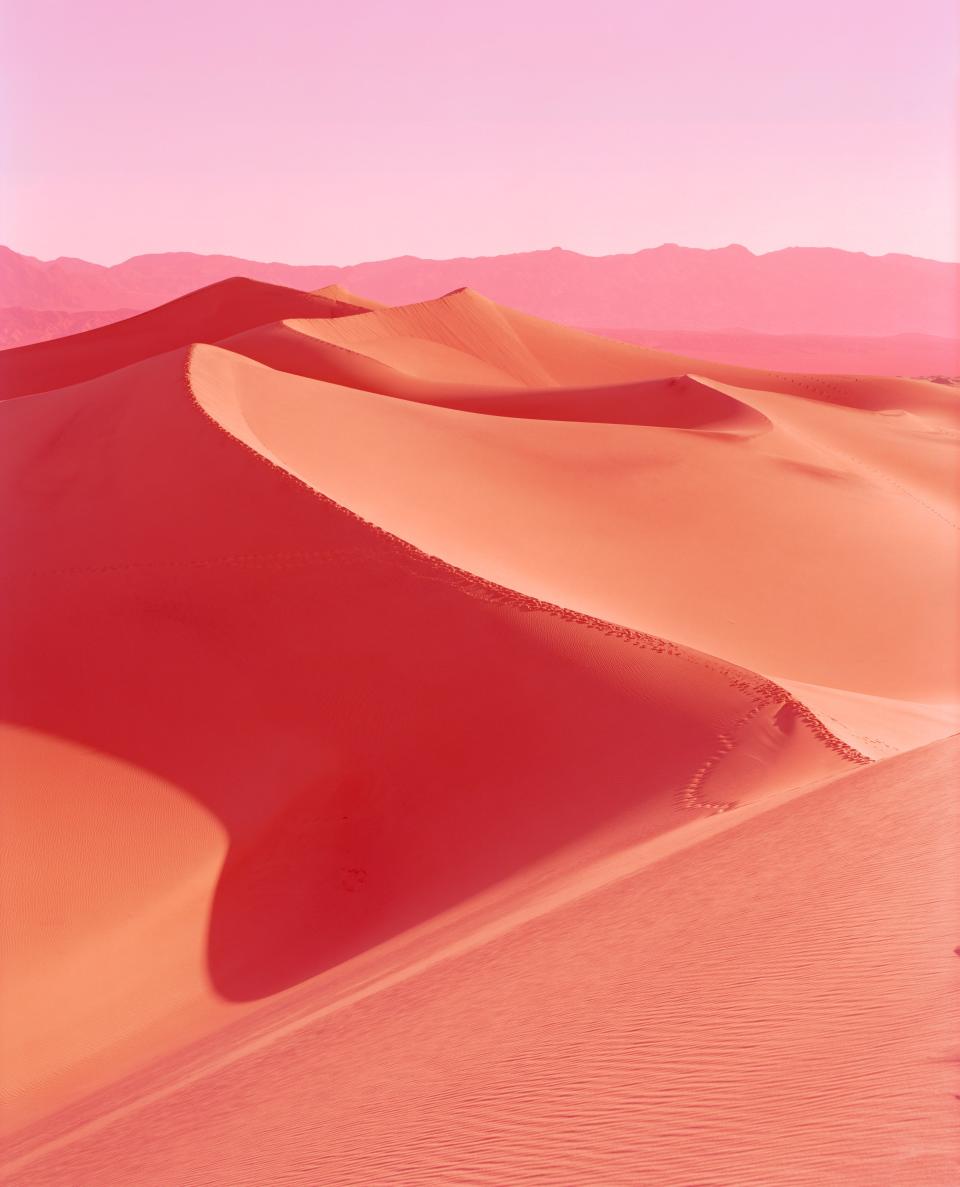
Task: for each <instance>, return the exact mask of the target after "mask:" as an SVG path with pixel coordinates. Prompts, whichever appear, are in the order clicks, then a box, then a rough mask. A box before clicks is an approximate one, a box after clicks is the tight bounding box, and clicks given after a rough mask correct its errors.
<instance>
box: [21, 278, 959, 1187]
mask: <svg viewBox="0 0 960 1187" xmlns="http://www.w3.org/2000/svg"><path fill="white" fill-rule="evenodd" d="M237 284H238V285H242V286H244V287H243V290H242V291H241V290H240V289H239V288H237V287H236V285H234V286H233V287H232V288H230V287H228V290H227V291H226V293H224V292H223V291H220V290H219V289H218V286H213V288H212V289H208V290H204V291H202V292H199V293H197V294H193V295H192V296H191V297H189V298H184V299H183V300H182V301H181V302H173V303H172V304H171V305H168V306H165V307H163V309H160V310H157V311H154V312H153V313H151V314H145V315H143V317H142V318H136V319H131V320H129V321H127V322H125V323H118V324H117V325H115V326H109V327H104V328H103V329H101V330H97V331H93V332H92V333H93V334H96V335H100V337H99V338H97V339H95V340H92V339H91V338H90V335H86V334H85V335H79V336H78V337H77V338H75V339H64V340H61V341H58V342H52V343H50V344H39V345H38V346H36V347H34V348H30V349H32V350H34V351H35V352H37V353H36V355H35V357H36V360H37V362H36V368H35V370H34V371H31V370H30V368H27V367H25V365H24V364H23V361H22V359H20V361H17V360H14V369H13V371H11V372H10V374H13V375H15V376H19V379H18V383H19V384H20V386H19V388H18V389H17V390H18V391H20V393H21V394H20V398H15V399H9V400H7V401H6V402H4V403H3V405H2V406H0V422H2V424H0V443H2V444H0V448H2V451H3V454H2V465H0V483H2V485H3V486H4V496H5V505H6V506H8V507H9V508H11V512H10V514H8V516H7V517H5V520H4V524H3V528H2V531H3V539H2V540H0V548H2V552H3V555H4V556H6V557H9V558H13V563H12V564H10V565H9V572H8V580H7V581H6V582H5V583H4V588H3V600H4V604H3V613H2V616H0V619H2V624H3V625H2V629H3V632H4V642H3V647H4V655H5V664H4V675H3V679H2V680H0V699H2V720H3V722H4V723H5V724H4V726H3V730H2V733H0V747H2V753H3V758H2V762H3V767H4V770H5V771H7V772H9V773H10V775H11V778H10V780H9V783H10V790H9V793H8V794H6V795H5V797H4V801H3V807H2V813H3V816H2V821H0V824H2V828H0V838H2V843H3V847H4V850H5V852H4V855H3V858H4V860H3V866H2V869H3V873H2V877H0V912H2V916H3V921H4V925H5V926H4V932H5V937H6V938H5V941H4V944H5V949H4V960H3V968H2V973H0V991H2V1005H0V1009H2V1016H3V1027H2V1031H0V1063H2V1067H3V1072H2V1076H0V1101H2V1110H3V1123H4V1128H5V1130H6V1132H7V1134H8V1147H9V1149H8V1155H9V1157H8V1163H7V1171H6V1176H7V1177H6V1179H5V1180H4V1181H10V1182H11V1183H14V1182H15V1183H24V1184H26V1183H57V1184H84V1185H86V1184H97V1185H99V1184H111V1185H112V1184H118V1185H119V1184H124V1185H128V1184H131V1185H132V1184H144V1185H147V1184H149V1185H154V1184H155V1185H157V1187H160V1185H167V1184H171V1183H185V1184H186V1183H189V1184H191V1185H192V1184H198V1185H199V1184H210V1185H211V1187H213V1185H221V1184H222V1185H224V1187H226V1185H227V1184H231V1185H232V1184H243V1183H250V1184H254V1183H257V1184H260V1183H266V1182H277V1183H281V1182H282V1183H324V1184H327V1183H330V1184H335V1183H344V1184H346V1183H351V1184H353V1183H364V1184H367V1183H370V1184H374V1183H377V1184H404V1185H405V1184H420V1183H423V1184H433V1183H438V1184H440V1183H443V1184H446V1183H451V1184H453V1183H465V1184H473V1183H476V1184H481V1183H490V1184H506V1183H514V1182H516V1183H525V1182H531V1183H532V1182H545V1183H558V1184H560V1183H590V1184H598V1185H604V1184H610V1185H614V1184H620V1183H624V1184H627V1183H631V1184H633V1183H638V1182H640V1183H651V1184H660V1183H663V1184H665V1185H667V1187H671V1185H673V1184H677V1185H680V1184H683V1185H684V1187H690V1185H692V1184H695V1183H698V1184H711V1187H721V1185H722V1187H730V1185H733V1184H736V1185H737V1187H739V1185H740V1184H753V1183H756V1184H764V1185H771V1187H777V1185H779V1184H781V1183H783V1184H793V1183H803V1184H811V1185H813V1184H820V1183H826V1182H837V1183H863V1184H868V1183H869V1184H872V1183H878V1184H890V1187H894V1184H897V1185H899V1184H917V1185H920V1184H923V1185H927V1184H939V1183H941V1182H943V1183H946V1182H949V1181H951V1179H950V1174H952V1173H953V1172H952V1171H950V1169H949V1168H950V1167H951V1165H952V1164H951V1162H950V1159H951V1157H952V1156H953V1154H954V1153H955V1147H954V1146H953V1145H952V1144H951V1140H950V1131H949V1129H948V1127H947V1119H946V1109H947V1108H948V1107H952V1106H953V1104H955V1102H953V1101H952V1098H951V1097H950V1091H948V1088H949V1085H948V1083H947V1078H946V1077H947V1076H948V1073H949V1071H950V1067H951V1065H950V1062H949V1061H950V1057H951V1049H950V1046H949V1040H948V1038H947V1031H946V1029H945V1028H946V1025H947V1007H946V1005H945V998H944V996H943V994H944V992H945V989H946V987H947V982H948V980H949V978H950V976H951V975H952V973H953V971H954V970H953V965H955V964H956V963H957V962H956V957H954V956H952V955H951V951H950V950H951V948H952V947H953V946H954V945H955V943H956V939H954V940H953V941H952V943H951V942H948V937H947V931H948V930H949V926H950V923H951V919H952V917H951V915H950V911H951V908H952V907H953V906H954V905H955V904H954V903H953V900H952V899H951V898H950V896H951V895H952V894H953V891H954V884H953V882H951V880H950V871H949V866H950V862H951V861H952V860H953V859H954V856H955V855H954V854H953V851H952V849H951V848H950V845H949V841H950V838H951V834H950V831H949V830H950V823H949V809H950V801H951V796H950V794H949V792H948V788H949V786H950V778H951V776H952V775H954V774H956V773H957V761H956V760H957V755H956V749H955V747H954V745H953V743H947V742H941V741H939V740H940V739H945V738H946V737H947V736H948V735H949V734H951V733H953V732H955V731H956V728H957V717H956V705H957V703H958V702H960V689H958V684H960V673H958V670H957V667H958V665H957V655H958V651H957V639H956V629H957V626H956V598H957V593H958V574H957V553H956V531H957V529H956V526H955V525H956V523H957V522H958V507H957V503H958V498H957V494H958V491H957V483H956V481H955V477H956V470H955V463H956V456H955V455H956V447H957V441H958V425H957V407H956V403H955V393H953V392H951V391H950V390H949V389H947V388H944V387H942V386H939V385H936V384H931V383H923V382H912V381H903V380H896V379H877V378H867V377H856V376H816V375H785V374H784V375H781V374H774V373H771V372H757V371H750V370H748V369H745V368H736V367H729V366H717V365H713V364H709V363H704V362H698V361H697V360H690V359H685V358H680V357H679V356H671V355H663V354H659V353H658V352H655V351H650V350H646V349H642V348H639V347H633V346H630V345H627V344H620V343H615V342H609V341H605V340H603V339H600V338H596V337H594V336H592V335H589V334H583V333H580V332H578V331H571V330H567V329H564V328H563V327H560V326H554V325H552V324H550V323H546V322H543V321H540V320H538V319H535V318H530V317H527V316H526V315H522V314H518V313H516V312H514V311H512V310H509V309H505V308H503V307H500V306H497V305H495V304H494V303H493V302H490V301H487V300H486V299H485V298H483V297H480V296H479V295H477V294H475V293H472V292H469V291H458V292H455V293H453V294H449V295H448V296H446V297H443V298H440V299H437V300H435V301H429V302H424V303H421V304H419V305H416V306H411V307H403V308H385V307H380V306H378V305H376V304H375V303H373V302H369V303H366V304H367V305H368V307H367V308H364V303H363V302H362V300H361V299H359V298H356V299H355V298H353V297H352V296H351V294H349V293H345V292H340V291H335V292H330V293H326V294H323V293H321V294H320V295H311V294H302V293H293V294H291V293H290V292H289V291H287V290H273V289H271V288H270V287H269V286H259V285H255V284H252V282H245V281H244V282H237ZM261 290H266V291H261ZM298 301H299V302H301V303H306V307H307V308H308V309H309V313H305V312H304V311H303V308H304V306H303V304H301V306H300V308H298V307H297V302H298ZM310 302H321V305H320V306H316V305H310V304H309V303H310ZM323 302H326V303H325V304H323ZM358 309H362V310H363V311H361V312H358ZM278 319H279V320H278ZM203 342H206V343H208V344H199V343H203ZM91 343H92V344H91ZM110 352H115V356H114V363H115V365H114V366H111V365H110V358H111V353H110ZM11 353H12V354H15V355H19V353H20V352H11ZM2 361H3V356H2V355H0V364H2ZM0 370H2V366H0ZM31 374H32V375H33V379H32V380H31V378H30V376H31ZM52 382H56V387H51V383H52ZM30 392H32V393H33V394H30ZM6 394H10V395H15V394H17V393H16V392H15V391H10V392H7V393H6ZM921 746H922V747H925V748H924V749H920V750H917V749H915V748H916V747H921ZM904 751H909V752H910V753H901V752H904ZM891 756H894V757H891ZM874 759H882V760H883V761H882V762H880V763H879V764H876V765H874V763H873V762H872V760H874ZM910 1019H913V1022H910V1021H909V1020H910ZM917 1019H919V1021H917ZM937 1176H940V1177H939V1178H938V1177H937Z"/></svg>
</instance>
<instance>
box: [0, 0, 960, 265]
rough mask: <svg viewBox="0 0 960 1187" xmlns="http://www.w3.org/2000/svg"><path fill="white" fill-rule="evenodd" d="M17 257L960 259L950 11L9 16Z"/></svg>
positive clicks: (708, 8) (700, 0) (620, 7)
mask: <svg viewBox="0 0 960 1187" xmlns="http://www.w3.org/2000/svg"><path fill="white" fill-rule="evenodd" d="M0 42H2V45H3V47H4V48H3V49H2V50H0V62H2V66H3V71H2V73H3V75H4V76H5V80H4V82H3V83H2V88H3V89H2V91H0V103H2V119H0V137H2V140H0V151H2V153H3V156H4V158H5V170H4V172H5V175H6V186H5V190H6V198H5V200H4V203H3V206H2V210H0V241H2V242H5V243H7V244H8V245H9V246H11V247H14V248H16V249H17V250H19V251H23V252H26V253H28V254H31V255H37V256H40V257H41V258H53V257H56V256H60V255H71V256H79V257H82V258H85V259H90V260H95V261H97V262H99V263H116V262H118V261H120V260H123V259H125V258H127V257H129V256H131V255H135V254H139V253H142V252H151V251H174V250H179V251H196V252H204V253H213V252H223V253H228V254H233V255H240V256H245V257H249V258H253V259H263V260H273V259H276V260H284V261H286V262H291V263H331V264H348V263H355V262H358V261H361V260H371V259H382V258H387V257H391V256H397V255H403V254H410V255H419V256H427V257H435V258H444V257H450V256H458V255H488V254H498V253H504V252H513V251H523V250H529V249H535V248H547V247H552V246H555V245H562V246H564V247H567V248H570V249H572V250H576V251H582V252H585V253H588V254H591V255H604V254H609V253H614V252H629V251H636V250H638V249H639V248H643V247H650V246H655V245H657V244H660V243H663V242H676V243H682V244H685V245H689V246H696V247H716V246H723V245H726V244H728V243H734V242H735V243H742V244H744V245H745V246H747V247H749V248H750V249H751V250H753V251H770V250H775V249H777V248H780V247H785V246H791V245H828V246H834V247H843V248H847V249H851V250H856V251H866V252H869V253H871V254H877V255H879V254H884V253H886V252H891V251H894V252H906V253H909V254H913V255H921V256H928V257H932V258H936V259H957V258H958V251H957V235H958V226H957V217H958V216H957V208H958V193H957V148H956V138H957V95H956V89H957V68H956V62H957V58H958V45H957V42H958V30H957V19H956V15H955V3H954V0H914V2H912V3H910V4H906V3H888V4H877V3H876V0H872V2H867V0H803V2H798V0H777V3H770V0H725V2H724V3H723V4H716V3H710V2H708V0H672V2H671V3H670V4H652V3H651V4H645V3H641V2H640V0H592V2H591V3H590V4H587V5H576V6H575V5H566V4H561V3H557V2H556V0H486V2H485V3H484V4H468V3H463V4H460V3H451V2H450V0H404V2H403V3H401V2H400V0H391V2H388V3H385V2H384V0H365V2H364V3H362V4H352V3H351V4H348V3H343V2H341V0H338V2H336V3H331V2H328V0H319V2H318V0H275V2H274V3H271V4H259V3H237V2H236V0H233V2H229V3H228V2H226V0H192V2H189V3H188V2H184V0H167V2H164V3H161V4H157V5H152V6H148V5H141V4H129V3H126V2H124V3H121V2H120V0H87V2H85V3H83V4H77V3H76V2H75V0H6V3H5V4H4V6H3V15H2V17H0Z"/></svg>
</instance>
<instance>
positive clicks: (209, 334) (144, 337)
mask: <svg viewBox="0 0 960 1187" xmlns="http://www.w3.org/2000/svg"><path fill="white" fill-rule="evenodd" d="M356 312H357V308H356V307H355V306H353V305H348V304H344V303H343V302H342V301H339V300H337V299H334V298H329V297H321V296H315V295H313V294H311V293H301V292H299V291H297V290H296V289H285V288H281V287H280V286H279V285H273V284H263V283H261V282H260V281H256V280H247V279H245V278H243V277H239V276H235V277H233V278H232V279H230V280H221V281H218V282H217V283H216V284H211V285H209V286H208V287H207V288H203V289H198V290H197V291H196V292H193V293H188V294H187V296H185V297H178V298H177V299H176V300H173V301H170V302H169V303H168V304H166V305H161V306H159V307H158V308H156V309H150V310H148V311H147V312H146V313H138V314H136V315H135V316H134V317H128V318H126V319H125V320H124V321H120V322H112V323H111V324H110V325H106V326H98V327H97V328H95V329H92V330H86V331H85V332H83V333H81V334H72V335H70V336H69V337H66V338H57V339H54V340H53V341H51V342H37V343H34V344H32V345H30V346H21V347H17V348H15V349H13V350H6V351H0V398H7V397H10V396H22V395H29V394H31V393H34V392H43V391H49V390H51V389H53V388H58V387H66V386H68V385H70V384H74V383H82V382H84V381H85V380H87V379H93V378H95V377H96V376H98V375H104V374H106V373H107V372H109V371H115V370H116V369H117V368H118V367H126V366H128V365H129V364H130V363H136V362H139V361H140V360H141V359H145V358H149V357H150V356H151V355H155V354H162V353H164V351H168V350H172V349H174V348H175V347H177V346H186V345H187V344H189V343H191V342H217V341H218V340H219V339H221V338H224V337H226V336H227V335H229V334H236V333H239V332H240V331H241V330H245V329H249V328H250V327H251V326H258V325H263V324H264V323H266V322H274V321H277V320H279V319H282V318H286V317H309V318H326V317H342V316H344V315H345V314H350V313H356Z"/></svg>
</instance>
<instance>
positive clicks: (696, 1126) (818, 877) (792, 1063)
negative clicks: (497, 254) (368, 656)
mask: <svg viewBox="0 0 960 1187" xmlns="http://www.w3.org/2000/svg"><path fill="white" fill-rule="evenodd" d="M958 763H960V754H958V749H957V745H956V742H955V741H951V742H947V743H942V744H939V745H937V746H935V747H932V748H928V749H925V750H921V751H916V752H914V753H912V754H909V755H904V756H901V757H899V758H896V759H892V760H890V761H889V762H887V763H882V764H879V765H877V766H874V767H872V768H870V769H867V770H862V771H859V772H856V773H851V774H849V775H847V776H845V777H842V778H840V779H839V780H835V781H832V782H828V783H826V784H825V785H822V786H819V787H817V788H815V789H812V790H809V791H805V792H801V793H800V794H797V793H790V794H788V795H787V796H780V797H773V798H771V799H768V800H767V801H766V802H765V804H763V805H757V808H756V810H748V811H746V812H745V813H742V814H739V815H738V814H730V815H725V816H721V817H717V818H714V819H712V820H704V821H700V822H698V823H696V824H693V825H690V826H688V827H687V828H684V829H682V830H680V831H679V832H677V833H675V834H674V836H673V840H672V843H671V844H669V845H664V844H662V843H658V842H653V843H648V844H645V845H644V844H641V845H640V846H638V847H635V848H633V849H627V850H625V851H622V852H620V853H618V854H615V855H613V856H609V857H605V858H599V859H598V858H597V855H596V854H594V855H593V858H592V859H591V857H590V855H582V861H581V862H580V864H577V865H573V866H572V867H571V868H569V869H568V870H566V872H565V873H563V874H562V875H559V876H557V877H554V878H548V879H546V880H544V878H543V877H542V876H538V874H537V872H536V870H534V871H533V872H531V874H530V876H528V877H527V878H525V879H520V880H516V881H514V882H513V883H511V884H508V885H509V892H508V890H507V888H504V891H503V892H502V893H501V894H499V895H497V896H488V897H486V898H481V899H478V900H476V901H475V902H474V904H473V905H472V909H471V910H469V911H461V912H451V913H450V914H448V915H447V916H443V917H441V918H440V919H438V920H437V921H436V923H435V925H434V926H433V927H432V928H430V929H421V930H419V931H413V932H411V933H410V934H409V936H408V937H406V938H405V940H404V942H403V944H402V945H396V946H392V947H391V946H387V947H386V948H384V949H381V950H378V951H376V952H372V953H370V954H369V956H368V958H367V959H366V960H365V961H363V962H360V963H359V964H358V965H357V967H356V969H355V971H354V973H353V975H352V977H350V976H349V975H348V974H344V976H343V977H342V978H340V979H336V978H331V977H329V976H328V977H320V978H317V979H315V980H313V981H311V982H309V983H307V984H306V985H304V986H302V987H300V988H299V989H297V990H294V991H291V992H289V993H287V994H284V995H282V996H281V997H279V998H277V999H275V1000H274V1001H273V1002H271V1003H268V1004H266V1005H265V1006H263V1007H261V1008H260V1009H259V1010H258V1011H257V1012H256V1013H255V1014H252V1015H251V1016H249V1017H248V1018H246V1019H245V1020H243V1021H241V1022H239V1023H238V1024H237V1025H236V1026H234V1027H233V1028H231V1029H230V1030H229V1031H225V1032H222V1033H221V1034H219V1035H215V1036H212V1037H211V1039H209V1040H208V1041H207V1042H205V1043H201V1044H198V1045H196V1046H193V1047H190V1048H187V1049H186V1050H185V1051H183V1052H182V1053H176V1054H174V1055H172V1056H171V1057H170V1058H169V1059H167V1060H163V1061H160V1062H159V1063H157V1064H156V1065H155V1066H154V1067H152V1068H149V1069H147V1070H146V1071H144V1072H142V1073H140V1074H139V1075H136V1076H134V1077H132V1078H130V1079H129V1080H127V1081H125V1082H123V1083H121V1084H118V1085H117V1086H115V1087H113V1088H111V1089H109V1090H107V1091H106V1092H104V1093H101V1094H98V1095H96V1096H94V1097H92V1098H91V1099H90V1100H89V1101H87V1102H84V1103H83V1104H82V1105H80V1106H78V1107H76V1108H74V1109H70V1110H67V1111H66V1112H64V1113H63V1114H61V1115H60V1116H58V1117H57V1118H56V1120H55V1123H54V1126H53V1127H52V1131H51V1128H47V1129H44V1128H42V1127H37V1128H34V1129H33V1130H31V1131H28V1132H27V1133H25V1134H24V1135H23V1137H22V1138H21V1139H20V1140H19V1141H18V1142H17V1143H16V1144H15V1145H13V1146H12V1147H11V1149H10V1152H9V1153H10V1159H11V1161H10V1163H9V1164H8V1167H9V1169H8V1175H7V1177H6V1179H5V1181H6V1182H9V1183H10V1184H11V1187H13V1185H16V1187H21V1185H22V1187H27V1185H28V1184H29V1187H41V1185H51V1187H52V1185H57V1187H60V1185H61V1184H67V1183H89V1182H98V1183H102V1182H111V1183H123V1184H137V1185H138V1187H166V1185H167V1184H169V1183H204V1184H208V1185H221V1184H222V1185H226V1184H236V1183H255V1182H289V1183H301V1182H302V1183H317V1182H322V1183H324V1184H329V1185H330V1187H338V1185H343V1187H347V1185H350V1187H353V1185H354V1184H356V1183H358V1182H362V1183H371V1184H373V1183H376V1184H384V1185H386V1184H395V1183H451V1184H452V1183H471V1184H478V1185H481V1184H490V1185H491V1187H500V1185H501V1184H504V1183H511V1184H514V1183H515V1184H521V1185H522V1184H527V1183H530V1184H533V1183H537V1184H556V1185H557V1187H567V1185H568V1184H571V1183H578V1184H584V1185H589V1187H621V1185H622V1187H628V1185H629V1187H634V1185H635V1184H636V1183H638V1182H644V1183H656V1184H658V1185H659V1187H690V1185H691V1184H695V1183H697V1184H699V1183H702V1184H707V1183H709V1184H737V1187H771V1185H773V1184H776V1185H778V1187H780V1185H783V1187H822V1185H823V1184H828V1183H830V1184H833V1183H836V1184H844V1185H845V1187H931V1185H932V1184H937V1185H940V1184H944V1185H945V1184H948V1183H952V1182H954V1181H956V1179H957V1175H958V1171H960V1159H958V1153H960V1151H958V1143H957V1136H956V1130H955V1110H956V1101H955V1099H954V1095H955V1092H956V1090H957V1087H958V1085H957V1075H956V1066H955V1061H954V1060H953V1059H952V1051H953V1048H954V1027H953V1026H952V1025H951V1017H952V1009H951V999H952V998H953V996H955V994H956V990H957V978H958V972H960V962H958V961H957V958H956V955H955V954H954V953H953V951H952V949H953V947H954V946H955V941H956V934H955V921H956V915H957V910H958V907H960V903H958V900H957V893H956V880H955V877H954V874H955V870H956V863H957V859H958V856H960V855H958V852H957V837H958V836H960V829H958V827H957V825H958V824H960V821H957V819H956V799H955V797H954V796H953V795H952V794H951V792H950V787H951V784H952V782H953V781H954V780H955V777H956V774H957V769H958Z"/></svg>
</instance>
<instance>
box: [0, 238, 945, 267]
mask: <svg viewBox="0 0 960 1187" xmlns="http://www.w3.org/2000/svg"><path fill="white" fill-rule="evenodd" d="M0 248H3V249H4V250H6V251H9V252H12V253H13V254H14V255H18V256H21V257H23V258H24V259H29V260H34V261H36V262H37V263H40V264H58V263H61V262H68V261H70V262H77V263H82V264H90V265H92V266H93V267H96V268H105V269H112V268H120V267H123V265H124V264H129V263H130V262H131V261H133V260H141V259H148V258H150V257H153V256H192V257H195V258H197V259H230V260H242V261H243V262H245V263H249V264H262V265H263V266H265V267H272V266H280V267H286V268H335V269H344V268H362V267H364V266H365V265H368V264H387V263H393V262H396V261H399V260H417V261H419V262H421V263H435V264H442V263H451V262H455V261H459V260H469V261H473V260H498V259H506V258H508V257H510V256H530V255H549V254H552V253H554V252H557V253H563V254H565V255H574V256H580V257H581V258H582V259H588V260H610V259H618V258H623V257H629V256H638V255H643V254H645V253H647V252H654V251H662V250H664V249H665V248H675V249H676V250H678V251H690V252H702V253H704V254H706V253H711V252H729V251H736V252H742V253H744V254H746V255H749V256H752V257H753V258H754V259H760V258H762V257H764V256H772V255H781V254H783V253H784V252H788V251H826V252H841V253H842V254H844V255H852V256H863V257H865V258H867V259H874V260H883V259H888V258H890V257H891V256H898V257H900V258H902V259H908V260H919V261H922V262H924V263H930V264H946V265H948V266H957V265H958V264H960V259H953V260H944V259H939V258H936V257H933V256H918V255H913V254H912V253H911V252H903V251H887V252H881V253H875V252H868V251H859V250H855V249H853V248H848V247H835V246H833V245H830V244H788V245H787V246H785V247H778V248H773V249H771V250H770V251H754V250H753V249H752V248H749V247H747V246H745V245H744V244H742V243H728V244H724V245H723V246H720V247H696V246H691V245H689V244H681V243H675V242H672V241H671V242H664V243H658V244H655V245H653V246H650V247H640V248H637V249H635V250H634V251H618V252H607V253H604V254H602V255H592V254H591V253H589V252H583V251H577V250H576V249H575V248H569V247H562V246H560V245H555V246H553V247H533V248H524V249H522V250H519V251H504V252H492V253H490V254H480V255H453V256H418V255H413V254H411V253H406V252H405V253H402V254H400V255H395V256H381V257H379V258H377V259H365V260H357V261H355V262H353V263H349V264H331V263H294V262H292V261H290V260H278V259H273V260H262V259H255V258H254V257H252V256H245V255H237V254H234V253H233V252H222V251H210V252H204V251H183V250H178V249H168V250H164V251H144V252H136V253H135V254H134V255H131V256H126V257H124V258H123V259H120V260H117V261H116V262H114V263H110V264H105V263H102V262H101V261H99V260H91V259H88V258H86V257H85V256H71V255H59V256H53V257H50V258H43V257H42V256H35V255H30V254H29V253H27V252H24V251H19V250H18V249H17V248H15V247H11V246H10V245H9V244H8V243H3V244H0ZM958 254H960V253H958Z"/></svg>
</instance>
